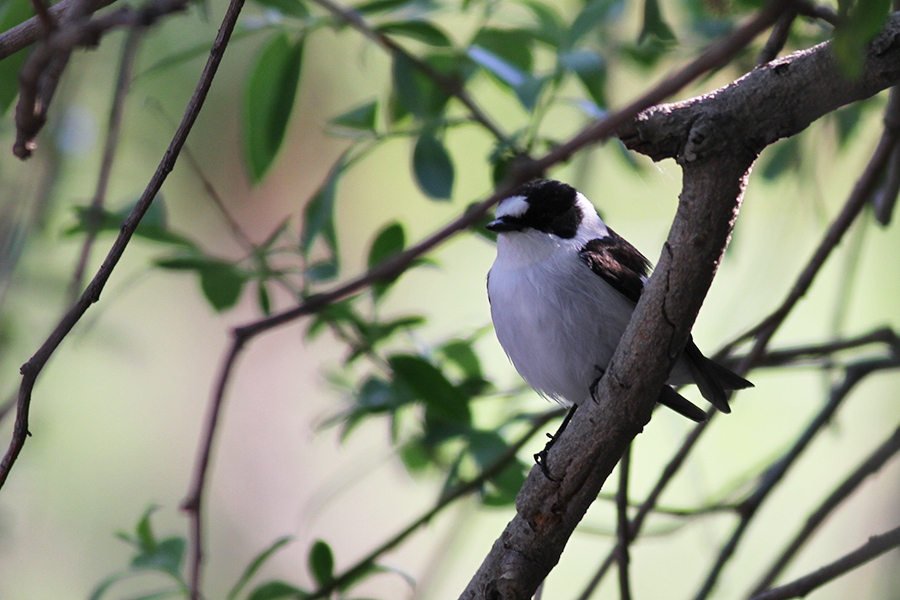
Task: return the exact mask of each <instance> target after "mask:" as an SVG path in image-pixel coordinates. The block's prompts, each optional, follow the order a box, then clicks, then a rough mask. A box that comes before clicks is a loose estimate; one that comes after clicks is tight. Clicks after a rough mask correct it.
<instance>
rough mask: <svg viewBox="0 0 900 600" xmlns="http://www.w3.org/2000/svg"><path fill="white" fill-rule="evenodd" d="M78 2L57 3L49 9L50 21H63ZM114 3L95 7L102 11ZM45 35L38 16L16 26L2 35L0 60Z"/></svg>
mask: <svg viewBox="0 0 900 600" xmlns="http://www.w3.org/2000/svg"><path fill="white" fill-rule="evenodd" d="M78 1H79V0H60V2H57V3H56V4H54V5H53V6H51V7H50V8H49V9H47V14H48V16H49V17H50V19H51V20H53V21H54V22H55V21H57V20H59V19H61V18H62V17H63V16H64V15H65V13H66V12H67V11H68V10H69V9H70V8H71V7H72V5H73V4H76V3H77V2H78ZM113 2H115V0H99V2H97V4H95V5H94V6H95V9H96V10H100V9H101V8H104V7H105V6H109V5H110V4H112V3H113ZM45 33H46V30H45V29H44V26H43V24H42V22H41V18H40V17H37V16H34V17H32V18H30V19H28V20H27V21H25V22H24V23H20V24H19V25H16V26H15V27H13V28H12V29H9V30H7V31H4V32H2V33H0V60H3V59H4V58H6V57H7V56H11V55H13V54H15V53H16V52H18V51H20V50H23V49H25V48H27V47H28V46H30V45H31V44H33V43H35V42H36V41H38V40H39V39H40V38H41V36H43V35H45Z"/></svg>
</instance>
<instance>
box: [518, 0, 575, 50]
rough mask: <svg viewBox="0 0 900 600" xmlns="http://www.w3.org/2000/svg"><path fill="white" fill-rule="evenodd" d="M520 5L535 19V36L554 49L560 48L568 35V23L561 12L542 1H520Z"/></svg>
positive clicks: (533, 30)
mask: <svg viewBox="0 0 900 600" xmlns="http://www.w3.org/2000/svg"><path fill="white" fill-rule="evenodd" d="M519 4H521V5H522V6H524V7H526V8H528V9H529V10H530V11H531V13H532V14H533V15H534V18H535V21H536V23H535V27H534V28H533V29H532V30H531V31H532V32H533V34H534V36H535V37H536V38H537V39H539V40H541V41H542V42H544V43H545V44H548V45H550V46H553V47H558V46H559V45H560V44H561V43H562V41H563V39H564V38H565V35H566V29H567V27H566V23H565V21H564V20H563V18H562V16H560V14H559V11H558V10H557V9H556V8H555V7H554V6H553V5H552V4H551V3H549V2H547V3H545V2H541V1H540V0H519Z"/></svg>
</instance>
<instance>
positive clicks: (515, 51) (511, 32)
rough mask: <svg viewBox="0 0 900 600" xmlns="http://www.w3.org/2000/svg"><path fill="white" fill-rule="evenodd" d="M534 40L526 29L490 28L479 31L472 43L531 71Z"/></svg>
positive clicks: (525, 71) (523, 70) (521, 68)
mask: <svg viewBox="0 0 900 600" xmlns="http://www.w3.org/2000/svg"><path fill="white" fill-rule="evenodd" d="M533 40H534V37H533V36H532V33H531V32H529V31H526V30H524V29H492V28H488V29H483V30H481V31H479V32H478V35H476V36H475V39H473V40H472V44H473V45H475V46H478V47H480V48H484V49H485V50H487V51H488V52H490V53H491V54H493V55H494V56H498V57H500V58H502V59H503V60H504V61H506V62H507V63H509V64H510V65H512V66H514V67H515V68H517V69H518V70H520V71H522V72H523V73H530V72H531V70H532V69H533V68H534V56H533V53H532V46H533Z"/></svg>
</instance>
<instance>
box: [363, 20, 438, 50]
mask: <svg viewBox="0 0 900 600" xmlns="http://www.w3.org/2000/svg"><path fill="white" fill-rule="evenodd" d="M375 31H377V32H379V33H383V34H386V35H400V36H404V37H408V38H412V39H414V40H416V41H419V42H424V43H425V44H429V45H431V46H437V47H444V48H447V47H450V46H452V45H453V42H451V41H450V38H449V37H448V36H447V34H446V33H444V32H443V30H441V29H440V28H439V27H437V26H436V25H434V24H432V23H429V22H428V21H393V22H390V23H383V24H381V25H379V26H378V27H376V28H375Z"/></svg>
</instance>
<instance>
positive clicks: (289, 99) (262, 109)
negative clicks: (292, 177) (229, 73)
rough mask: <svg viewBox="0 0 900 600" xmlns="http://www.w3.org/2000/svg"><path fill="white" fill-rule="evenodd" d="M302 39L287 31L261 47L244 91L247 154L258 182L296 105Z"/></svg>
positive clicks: (272, 156)
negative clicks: (291, 36) (295, 37)
mask: <svg viewBox="0 0 900 600" xmlns="http://www.w3.org/2000/svg"><path fill="white" fill-rule="evenodd" d="M302 59H303V38H301V39H300V40H299V41H297V42H294V43H291V41H290V39H289V38H288V36H287V35H286V34H283V33H282V34H278V35H275V36H273V37H272V38H271V39H269V40H268V42H267V43H266V44H265V45H264V46H263V47H262V49H261V50H260V52H259V53H258V54H257V56H256V60H255V62H254V64H253V66H252V68H251V71H250V76H249V79H248V81H247V86H246V89H245V91H244V156H245V159H246V161H247V166H248V168H249V170H250V178H251V181H252V183H259V182H260V181H261V180H262V178H263V176H264V175H265V174H266V172H267V171H268V170H269V168H270V167H271V166H272V163H273V162H274V160H275V156H276V155H277V154H278V150H279V148H281V143H282V142H283V141H284V136H285V133H286V131H287V125H288V120H289V119H290V116H291V111H292V109H293V107H294V98H295V96H296V95H297V86H298V85H299V83H300V67H301V65H302Z"/></svg>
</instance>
